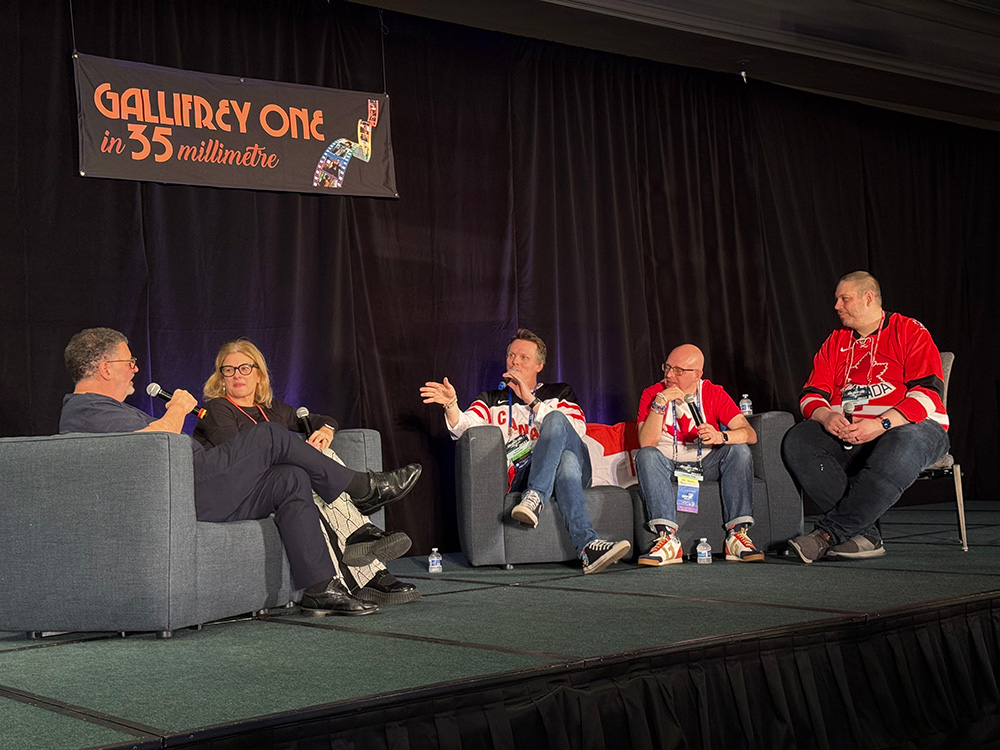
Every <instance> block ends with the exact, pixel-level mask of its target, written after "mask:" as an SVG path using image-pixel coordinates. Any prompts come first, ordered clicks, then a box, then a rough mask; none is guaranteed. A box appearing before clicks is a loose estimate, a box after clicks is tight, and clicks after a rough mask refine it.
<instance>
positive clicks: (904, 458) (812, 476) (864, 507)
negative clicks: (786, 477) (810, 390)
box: [781, 419, 951, 544]
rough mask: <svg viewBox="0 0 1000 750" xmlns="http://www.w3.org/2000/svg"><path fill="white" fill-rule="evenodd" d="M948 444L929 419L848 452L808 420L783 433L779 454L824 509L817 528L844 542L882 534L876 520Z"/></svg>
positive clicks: (839, 541) (904, 427) (944, 435)
mask: <svg viewBox="0 0 1000 750" xmlns="http://www.w3.org/2000/svg"><path fill="white" fill-rule="evenodd" d="M950 445H951V443H950V442H949V440H948V433H947V432H945V430H944V428H943V427H942V426H941V425H939V424H938V423H937V422H933V421H931V420H929V419H925V420H924V421H923V422H916V423H914V424H905V425H902V426H901V427H894V428H892V429H891V430H889V431H888V432H886V433H884V434H883V435H881V436H880V437H878V438H876V439H875V440H872V441H871V442H869V443H863V444H861V445H855V446H854V448H853V449H851V450H844V444H843V443H842V442H841V441H840V440H839V439H837V438H835V437H834V436H833V435H831V434H830V433H829V432H827V431H826V430H825V429H823V425H821V424H820V423H819V422H816V421H813V420H806V421H805V422H800V423H799V424H797V425H795V426H794V427H793V428H792V429H790V430H789V431H788V432H787V433H786V434H785V439H784V440H783V441H782V443H781V456H782V458H783V459H784V460H785V465H786V466H787V467H788V470H789V471H790V472H791V474H792V476H793V477H795V479H796V481H797V482H798V483H799V485H800V486H801V487H802V489H804V490H805V491H806V492H807V493H808V495H809V497H810V498H812V500H813V502H815V503H816V505H818V506H819V508H820V510H821V511H823V518H821V519H820V521H819V523H817V524H816V528H818V529H821V530H823V531H825V532H826V533H827V534H829V535H830V536H831V537H832V540H833V544H840V543H841V542H845V541H847V540H848V539H850V538H852V537H855V536H857V535H859V534H865V535H866V536H872V537H875V538H878V537H879V536H880V534H879V532H878V529H876V528H875V522H876V521H877V520H878V519H879V518H881V516H882V514H883V513H885V512H886V511H887V510H889V508H891V507H892V506H893V505H895V504H896V501H897V500H899V496H900V495H902V494H903V490H905V489H906V488H907V487H909V486H910V485H911V484H913V483H914V481H916V479H917V476H918V475H919V474H920V472H921V471H923V470H924V469H925V468H927V467H928V466H930V465H931V464H933V463H934V462H935V461H937V460H938V459H939V458H941V456H943V455H944V454H945V453H947V452H948V448H949V447H950ZM850 477H856V479H855V481H854V483H853V485H851V484H849V483H848V479H849V478H850Z"/></svg>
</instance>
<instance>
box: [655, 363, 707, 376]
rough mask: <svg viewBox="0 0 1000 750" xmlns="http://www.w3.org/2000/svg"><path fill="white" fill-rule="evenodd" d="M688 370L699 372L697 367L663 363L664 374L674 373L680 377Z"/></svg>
mask: <svg viewBox="0 0 1000 750" xmlns="http://www.w3.org/2000/svg"><path fill="white" fill-rule="evenodd" d="M686 372H698V368H697V367H673V366H671V365H663V374H664V375H666V374H667V373H672V374H674V375H677V376H678V377H680V376H681V375H683V374H684V373H686Z"/></svg>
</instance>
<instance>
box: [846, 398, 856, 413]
mask: <svg viewBox="0 0 1000 750" xmlns="http://www.w3.org/2000/svg"><path fill="white" fill-rule="evenodd" d="M854 406H855V403H854V402H853V401H850V400H848V401H845V402H844V414H846V415H847V416H851V415H852V414H853V413H854Z"/></svg>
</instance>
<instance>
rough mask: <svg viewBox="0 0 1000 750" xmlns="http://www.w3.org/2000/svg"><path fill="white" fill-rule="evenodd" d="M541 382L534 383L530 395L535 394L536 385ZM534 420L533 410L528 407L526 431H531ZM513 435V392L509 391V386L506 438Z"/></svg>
mask: <svg viewBox="0 0 1000 750" xmlns="http://www.w3.org/2000/svg"><path fill="white" fill-rule="evenodd" d="M540 385H541V383H535V387H534V388H532V389H531V395H532V396H534V395H535V391H537V390H538V386H540ZM534 421H535V412H533V411H532V410H531V409H530V408H529V409H528V432H529V433H530V432H531V425H532V423H534ZM513 435H514V394H513V393H512V392H511V390H510V388H508V389H507V439H508V440H510V439H511V437H513Z"/></svg>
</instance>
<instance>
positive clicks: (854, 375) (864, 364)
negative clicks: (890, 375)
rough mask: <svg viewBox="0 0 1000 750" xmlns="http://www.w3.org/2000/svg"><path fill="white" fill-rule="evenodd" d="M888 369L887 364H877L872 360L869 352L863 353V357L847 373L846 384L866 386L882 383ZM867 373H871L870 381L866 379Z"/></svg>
mask: <svg viewBox="0 0 1000 750" xmlns="http://www.w3.org/2000/svg"><path fill="white" fill-rule="evenodd" d="M888 367H889V363H888V362H878V361H877V360H873V359H872V353H871V352H870V351H868V352H865V354H864V356H863V357H861V359H859V360H858V361H857V362H855V363H854V365H853V366H852V367H851V369H850V371H849V372H848V373H847V382H848V383H861V384H868V383H870V382H874V383H882V382H884V378H885V371H886V370H887V369H888ZM869 372H870V373H871V380H870V381H869V379H868V378H869V375H868V373H869Z"/></svg>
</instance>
